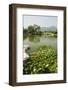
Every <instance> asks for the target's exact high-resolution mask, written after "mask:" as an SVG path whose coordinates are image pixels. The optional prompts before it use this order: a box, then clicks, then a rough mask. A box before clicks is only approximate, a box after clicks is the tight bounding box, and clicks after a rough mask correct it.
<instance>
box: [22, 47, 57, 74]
mask: <svg viewBox="0 0 68 90" xmlns="http://www.w3.org/2000/svg"><path fill="white" fill-rule="evenodd" d="M28 54H29V59H28V60H27V62H26V63H25V64H24V65H23V73H24V74H41V73H57V53H56V50H55V49H54V48H52V47H50V46H40V47H38V48H37V50H36V51H35V52H33V53H28Z"/></svg>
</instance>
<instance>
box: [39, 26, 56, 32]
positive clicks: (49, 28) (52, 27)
mask: <svg viewBox="0 0 68 90" xmlns="http://www.w3.org/2000/svg"><path fill="white" fill-rule="evenodd" d="M40 30H41V31H42V32H44V31H53V32H56V31H57V28H56V27H55V26H51V27H41V28H40Z"/></svg>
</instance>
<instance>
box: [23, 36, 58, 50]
mask: <svg viewBox="0 0 68 90" xmlns="http://www.w3.org/2000/svg"><path fill="white" fill-rule="evenodd" d="M24 45H29V46H30V52H34V51H35V50H36V49H37V48H38V47H39V46H43V45H47V46H51V47H53V48H54V49H55V50H57V37H47V36H44V35H42V36H38V35H32V36H27V38H25V39H24Z"/></svg>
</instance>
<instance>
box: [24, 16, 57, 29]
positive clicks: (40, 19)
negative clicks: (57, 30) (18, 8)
mask: <svg viewBox="0 0 68 90" xmlns="http://www.w3.org/2000/svg"><path fill="white" fill-rule="evenodd" d="M23 18H24V19H23V20H24V27H25V28H27V27H28V26H29V25H33V24H37V25H39V26H41V27H50V26H55V27H57V17H56V16H37V15H23Z"/></svg>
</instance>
